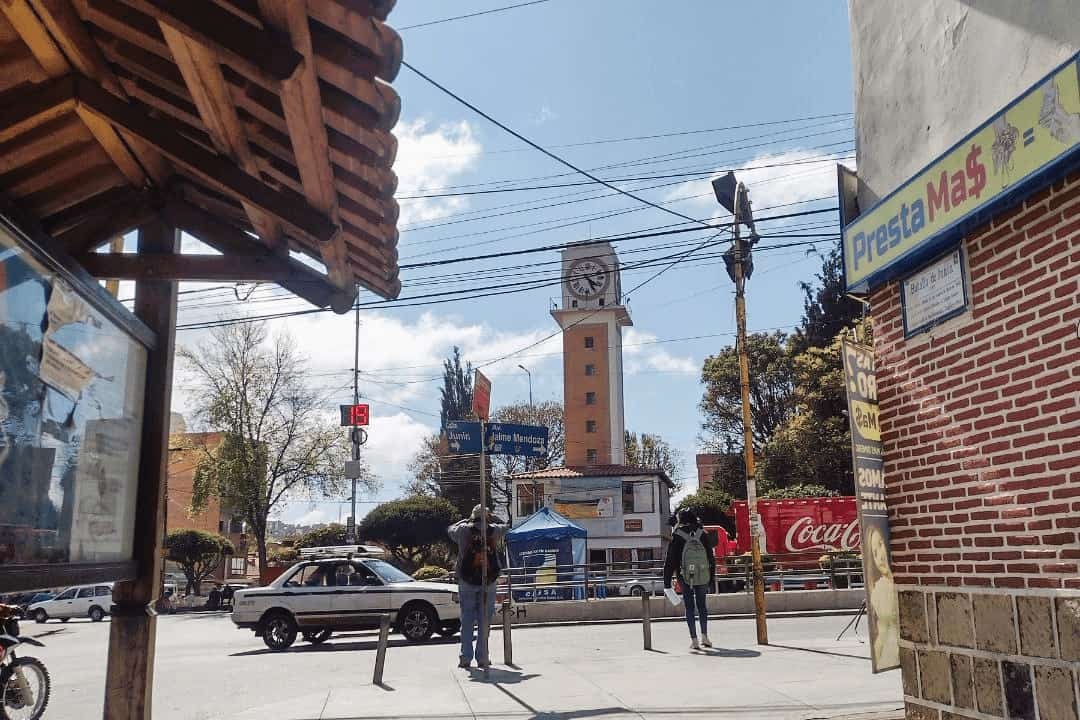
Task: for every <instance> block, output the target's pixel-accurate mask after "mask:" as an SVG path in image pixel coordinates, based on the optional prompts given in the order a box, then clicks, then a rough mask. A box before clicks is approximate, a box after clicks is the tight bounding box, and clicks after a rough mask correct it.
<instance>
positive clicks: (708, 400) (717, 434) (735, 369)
mask: <svg viewBox="0 0 1080 720" xmlns="http://www.w3.org/2000/svg"><path fill="white" fill-rule="evenodd" d="M785 340H786V336H785V335H784V333H782V332H775V333H754V334H753V335H750V336H749V337H748V338H747V349H748V355H749V363H750V413H751V429H752V432H753V440H754V447H755V449H760V448H761V447H763V446H764V445H765V443H767V442H768V441H769V438H770V437H771V436H772V434H773V432H774V431H775V430H776V428H777V427H778V426H779V425H780V424H781V423H783V422H784V421H785V420H787V419H788V418H789V417H790V416H791V413H792V411H793V409H794V402H793V400H792V395H793V393H794V384H793V382H792V380H793V375H794V368H793V367H792V359H791V356H790V355H789V354H788V352H787V348H786V347H785ZM701 381H702V383H704V384H705V393H704V395H703V396H702V398H701V403H700V405H699V407H700V409H701V412H702V414H703V415H704V420H703V422H702V429H703V430H704V431H705V434H706V436H705V440H706V444H708V445H709V446H711V447H713V448H722V447H724V446H725V444H726V443H727V442H729V441H730V442H731V443H734V444H735V445H736V446H737V447H740V448H741V447H742V445H743V437H742V434H743V421H742V394H741V389H740V379H739V355H738V352H737V351H736V349H735V347H734V346H729V347H726V348H724V349H723V350H721V351H720V353H719V354H717V355H712V356H710V357H707V358H705V363H704V366H703V368H702V371H701Z"/></svg>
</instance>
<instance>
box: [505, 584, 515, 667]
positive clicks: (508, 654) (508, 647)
mask: <svg viewBox="0 0 1080 720" xmlns="http://www.w3.org/2000/svg"><path fill="white" fill-rule="evenodd" d="M502 612H503V628H502V634H503V664H504V665H513V664H514V644H513V642H512V641H511V639H510V599H509V598H507V599H506V600H504V601H503V606H502Z"/></svg>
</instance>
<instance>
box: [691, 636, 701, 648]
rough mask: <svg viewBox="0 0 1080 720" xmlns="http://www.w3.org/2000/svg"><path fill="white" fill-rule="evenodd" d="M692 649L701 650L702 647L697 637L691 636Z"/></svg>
mask: <svg viewBox="0 0 1080 720" xmlns="http://www.w3.org/2000/svg"><path fill="white" fill-rule="evenodd" d="M690 649H691V650H700V649H701V645H698V640H697V638H690Z"/></svg>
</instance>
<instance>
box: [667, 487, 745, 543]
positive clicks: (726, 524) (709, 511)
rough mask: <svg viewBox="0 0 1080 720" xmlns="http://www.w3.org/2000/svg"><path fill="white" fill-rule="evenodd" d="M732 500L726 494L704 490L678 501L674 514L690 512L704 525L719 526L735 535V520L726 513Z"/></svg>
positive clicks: (708, 489)
mask: <svg viewBox="0 0 1080 720" xmlns="http://www.w3.org/2000/svg"><path fill="white" fill-rule="evenodd" d="M733 499H734V498H732V497H731V495H728V494H727V493H724V492H720V491H718V490H713V489H711V488H704V489H702V490H698V491H697V492H696V493H691V494H689V495H687V496H686V497H684V498H683V499H682V500H680V501H679V504H678V505H676V506H675V512H676V513H677V512H679V511H680V510H691V511H693V513H694V514H695V515H697V516H698V518H700V519H701V522H702V523H703V524H705V525H720V526H721V527H723V528H724V529H725V530H727V531H728V533H729V534H731V535H734V534H735V520H734V518H732V517H731V516H730V515H729V514H728V511H729V510H730V509H731V503H732V500H733Z"/></svg>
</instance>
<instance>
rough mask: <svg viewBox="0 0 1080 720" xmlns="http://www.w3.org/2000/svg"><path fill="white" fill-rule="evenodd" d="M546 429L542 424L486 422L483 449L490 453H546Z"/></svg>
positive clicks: (542, 455)
mask: <svg viewBox="0 0 1080 720" xmlns="http://www.w3.org/2000/svg"><path fill="white" fill-rule="evenodd" d="M547 446H548V429H547V428H546V427H544V426H542V425H512V424H510V423H488V424H487V425H485V426H484V450H485V451H486V452H488V453H491V454H492V455H522V456H524V457H544V456H545V455H547Z"/></svg>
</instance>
